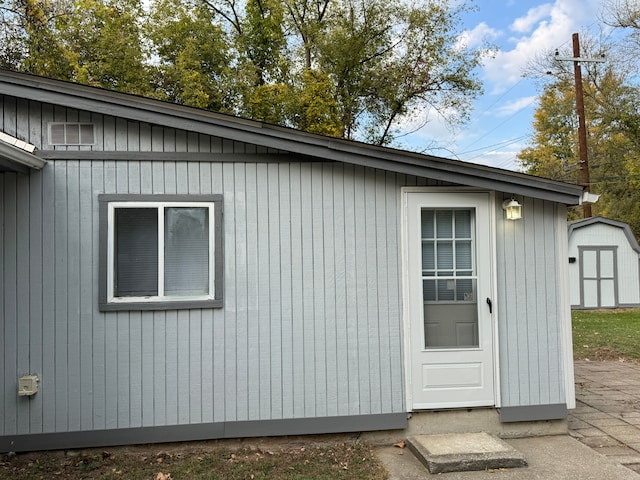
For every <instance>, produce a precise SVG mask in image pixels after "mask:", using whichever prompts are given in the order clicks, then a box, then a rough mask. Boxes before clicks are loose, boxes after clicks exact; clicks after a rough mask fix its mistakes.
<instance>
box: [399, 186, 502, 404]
mask: <svg viewBox="0 0 640 480" xmlns="http://www.w3.org/2000/svg"><path fill="white" fill-rule="evenodd" d="M469 192H482V193H489V223H490V224H489V232H490V239H489V243H490V246H491V247H490V250H491V252H490V254H491V260H490V264H491V270H492V274H491V286H490V289H491V298H492V300H493V306H492V311H493V313H492V316H491V321H492V325H491V327H492V333H493V335H492V340H493V349H492V350H493V359H492V360H493V385H494V395H495V408H499V407H500V406H501V401H500V397H501V394H500V354H499V348H498V346H499V337H498V315H499V308H498V303H499V302H498V301H497V300H498V295H497V291H498V282H497V279H496V271H497V268H496V255H497V253H496V241H495V233H496V204H495V192H493V191H487V190H482V189H477V188H469V187H401V189H400V205H401V242H400V244H401V249H402V250H401V254H402V321H403V336H404V341H403V347H404V367H405V368H404V370H405V371H404V377H405V398H406V408H407V411H408V412H412V411H414V408H413V388H412V384H411V379H412V369H413V356H412V350H411V341H410V331H411V329H410V326H411V318H410V312H411V308H410V298H409V288H410V278H409V250H408V240H409V234H408V223H407V222H408V214H409V212H408V207H407V199H408V194H410V193H450V194H452V195H455V194H456V193H469ZM461 408H465V407H461Z"/></svg>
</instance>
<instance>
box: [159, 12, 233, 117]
mask: <svg viewBox="0 0 640 480" xmlns="http://www.w3.org/2000/svg"><path fill="white" fill-rule="evenodd" d="M146 33H147V38H148V39H149V41H150V42H151V44H152V45H153V55H154V58H155V60H156V63H155V67H156V85H157V88H158V92H157V95H159V96H161V98H165V99H166V100H169V101H172V102H175V103H181V104H185V105H190V106H194V107H198V108H205V109H209V110H216V111H222V112H225V111H230V109H231V106H230V105H229V103H230V101H231V100H230V99H232V98H233V95H229V94H228V93H229V92H228V90H227V87H228V85H229V79H228V76H229V75H230V69H229V63H230V62H231V60H232V57H231V52H230V49H229V47H228V40H227V35H226V34H225V33H224V32H223V31H222V29H221V28H220V27H219V26H216V25H215V24H214V19H213V16H212V14H211V10H209V9H208V8H206V7H205V6H204V5H203V4H201V3H195V4H190V3H176V2H174V1H171V0H158V1H156V2H155V3H153V4H152V6H151V16H150V22H149V23H148V25H147V28H146Z"/></svg>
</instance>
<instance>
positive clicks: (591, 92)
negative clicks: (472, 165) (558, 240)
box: [518, 46, 640, 234]
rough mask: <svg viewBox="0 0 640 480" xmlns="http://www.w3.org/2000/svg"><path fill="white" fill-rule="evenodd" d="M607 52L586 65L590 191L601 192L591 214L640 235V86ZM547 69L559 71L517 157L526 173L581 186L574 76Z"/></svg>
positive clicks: (558, 68) (574, 214)
mask: <svg viewBox="0 0 640 480" xmlns="http://www.w3.org/2000/svg"><path fill="white" fill-rule="evenodd" d="M607 48H608V52H609V53H610V60H609V61H608V62H607V63H606V64H599V65H592V66H589V67H583V68H584V70H585V73H584V77H583V80H584V81H583V89H584V104H585V121H586V126H587V133H588V134H587V151H588V158H589V171H590V182H591V185H590V187H591V188H590V189H591V191H592V192H593V193H597V194H600V199H599V200H598V202H597V203H596V204H594V205H593V214H594V215H602V216H605V217H608V218H613V219H618V220H621V221H624V222H627V223H629V224H630V225H631V227H632V229H633V230H634V232H636V234H640V188H638V187H640V164H639V162H640V160H639V159H640V86H638V85H637V83H635V82H634V76H633V75H632V74H631V72H629V71H628V70H626V68H623V67H622V66H621V65H622V64H621V63H618V62H616V54H615V53H616V52H615V50H614V48H613V47H612V46H609V47H607ZM599 50H600V49H599V48H598V49H597V50H596V51H599ZM589 55H591V56H593V55H594V52H593V51H591V52H586V53H585V56H587V57H588V56H589ZM567 56H570V54H569V55H567ZM547 68H549V69H551V68H555V71H552V73H553V74H552V75H551V76H550V78H551V79H553V80H552V81H551V82H548V83H547V84H546V85H545V86H544V88H543V90H542V93H541V95H540V98H539V104H538V107H537V109H536V111H535V114H534V122H533V135H532V137H531V143H530V145H529V146H528V147H527V148H525V149H523V150H522V151H521V152H520V153H519V155H518V158H519V160H520V164H521V165H522V167H523V169H524V170H525V171H526V172H527V173H531V174H534V175H540V176H543V177H547V178H553V179H557V180H562V181H566V182H569V183H574V184H579V183H580V168H581V164H580V160H579V152H578V138H577V130H578V119H577V115H576V107H575V88H574V83H573V78H572V75H570V74H569V72H568V71H564V70H562V67H561V66H556V65H552V64H550V65H548V66H547ZM580 216H581V210H580V209H576V210H574V211H573V212H572V218H579V217H580Z"/></svg>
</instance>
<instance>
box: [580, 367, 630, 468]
mask: <svg viewBox="0 0 640 480" xmlns="http://www.w3.org/2000/svg"><path fill="white" fill-rule="evenodd" d="M575 377H576V378H575V381H576V399H577V405H576V407H577V408H576V409H575V410H571V411H570V412H569V430H570V435H571V436H573V437H575V438H576V439H578V440H579V441H580V442H582V443H584V444H585V445H587V446H589V447H591V448H592V449H594V450H595V451H597V452H598V453H600V454H602V455H605V456H606V457H608V458H609V459H610V460H612V461H615V462H616V463H619V464H622V465H624V466H625V467H627V468H629V469H631V470H633V471H635V472H639V473H640V365H638V364H634V363H628V362H616V361H603V362H592V361H576V362H575Z"/></svg>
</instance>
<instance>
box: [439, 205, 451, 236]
mask: <svg viewBox="0 0 640 480" xmlns="http://www.w3.org/2000/svg"><path fill="white" fill-rule="evenodd" d="M436 232H437V237H438V238H453V211H452V210H437V211H436Z"/></svg>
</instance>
